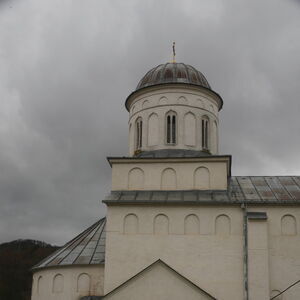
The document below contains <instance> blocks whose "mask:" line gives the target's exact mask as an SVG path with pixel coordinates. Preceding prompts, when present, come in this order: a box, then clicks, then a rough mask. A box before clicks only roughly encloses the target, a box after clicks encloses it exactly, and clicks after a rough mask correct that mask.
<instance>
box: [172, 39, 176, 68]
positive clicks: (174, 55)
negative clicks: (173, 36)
mask: <svg viewBox="0 0 300 300" xmlns="http://www.w3.org/2000/svg"><path fill="white" fill-rule="evenodd" d="M172 48H173V61H172V63H175V62H176V60H175V57H176V52H175V42H173V47H172Z"/></svg>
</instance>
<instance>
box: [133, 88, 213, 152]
mask: <svg viewBox="0 0 300 300" xmlns="http://www.w3.org/2000/svg"><path fill="white" fill-rule="evenodd" d="M130 103H131V104H130V115H129V127H131V130H130V131H129V155H131V156H132V155H133V154H134V151H135V149H134V145H135V142H134V141H135V138H136V136H135V132H134V130H132V128H135V126H134V125H135V121H136V120H137V118H138V117H141V118H142V120H143V142H142V149H141V150H144V151H145V150H158V149H170V148H171V149H189V150H201V149H202V145H201V118H202V117H203V116H207V117H208V118H209V123H210V127H209V129H210V130H209V150H210V151H211V153H212V154H217V153H218V124H219V121H218V111H219V108H218V102H217V100H216V96H215V95H213V94H211V93H208V92H207V91H206V90H201V89H195V88H193V87H185V88H178V87H177V88H174V87H173V88H170V87H159V88H153V89H150V90H146V91H145V92H143V93H139V94H138V95H137V96H135V97H134V98H133V99H132V100H131V101H130ZM170 110H172V111H174V112H176V114H177V143H176V144H175V145H168V144H166V138H165V131H166V128H165V115H166V113H167V112H168V111H170ZM153 114H155V118H156V119H157V122H158V123H157V125H154V122H151V124H150V126H149V118H150V119H151V116H153ZM186 116H187V117H188V119H186ZM191 116H193V117H194V118H195V122H194V121H193V120H192V117H191ZM151 120H152V121H153V118H152V119H151ZM213 124H215V125H213ZM187 126H188V127H187ZM214 126H215V128H214ZM157 127H158V128H157ZM157 129H158V130H157Z"/></svg>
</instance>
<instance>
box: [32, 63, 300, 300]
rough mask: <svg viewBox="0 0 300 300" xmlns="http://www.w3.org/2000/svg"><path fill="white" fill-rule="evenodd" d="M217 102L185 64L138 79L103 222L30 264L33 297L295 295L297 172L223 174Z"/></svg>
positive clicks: (299, 267)
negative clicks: (126, 136) (124, 151)
mask: <svg viewBox="0 0 300 300" xmlns="http://www.w3.org/2000/svg"><path fill="white" fill-rule="evenodd" d="M222 106H223V100H222V98H221V96H220V95H219V94H218V93H216V92H215V91H214V90H213V89H212V88H211V86H210V85H209V83H208V81H207V80H206V78H205V77H204V75H203V74H202V73H201V72H199V71H198V70H196V69H195V68H194V67H192V66H190V65H187V64H183V63H175V62H174V63H166V64H162V65H159V66H157V67H155V68H153V69H151V70H150V71H149V72H148V73H146V75H145V76H144V77H143V78H142V79H141V81H140V82H139V84H138V86H137V88H136V90H135V91H134V92H132V93H131V94H130V95H129V96H128V97H127V99H126V101H125V107H126V109H127V110H128V112H129V123H128V124H129V155H128V156H123V157H108V162H109V164H110V166H111V168H112V184H111V185H112V190H111V193H110V194H109V195H108V196H107V197H106V198H105V199H104V200H103V202H104V203H105V204H106V205H107V216H106V218H103V219H101V220H99V221H98V222H97V223H95V224H94V225H92V226H91V227H89V228H88V229H86V230H85V231H83V232H82V233H80V234H79V235H78V236H77V237H75V238H74V239H73V240H71V241H70V242H68V243H66V244H65V245H64V246H63V247H62V248H60V249H59V250H58V251H56V252H55V253H53V254H52V255H51V256H49V257H47V258H46V259H45V260H43V261H42V262H41V263H39V264H38V265H36V266H35V267H34V268H33V286H32V300H81V299H86V300H87V299H94V300H96V299H105V300H110V299H111V300H115V299H118V300H154V299H157V300H171V299H172V300H182V299H188V300H194V299H195V300H196V299H205V300H208V299H218V300H270V299H275V300H299V299H300V284H297V281H298V280H299V279H300V238H299V237H300V176H265V177H262V176H245V177H243V176H232V175H231V155H223V154H220V153H219V151H218V148H219V147H218V146H219V145H218V143H219V136H218V129H219V126H220V125H219V112H220V111H221V109H222Z"/></svg>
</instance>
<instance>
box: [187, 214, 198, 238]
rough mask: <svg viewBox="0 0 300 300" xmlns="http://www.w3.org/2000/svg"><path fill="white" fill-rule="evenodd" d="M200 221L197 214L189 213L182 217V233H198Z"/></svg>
mask: <svg viewBox="0 0 300 300" xmlns="http://www.w3.org/2000/svg"><path fill="white" fill-rule="evenodd" d="M199 233H200V221H199V218H198V216H196V215H195V214H191V215H188V216H186V217H185V219H184V234H199Z"/></svg>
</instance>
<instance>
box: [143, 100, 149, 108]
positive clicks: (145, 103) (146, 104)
mask: <svg viewBox="0 0 300 300" xmlns="http://www.w3.org/2000/svg"><path fill="white" fill-rule="evenodd" d="M149 106H150V102H149V101H148V100H145V101H144V102H143V104H142V108H148V107H149Z"/></svg>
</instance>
